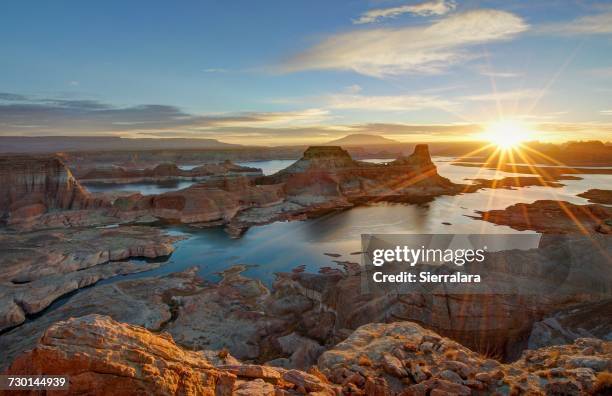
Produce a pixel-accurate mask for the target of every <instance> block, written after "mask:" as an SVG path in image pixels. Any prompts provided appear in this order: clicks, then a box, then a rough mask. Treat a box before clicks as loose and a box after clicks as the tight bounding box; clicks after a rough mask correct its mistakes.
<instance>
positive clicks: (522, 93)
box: [461, 89, 541, 102]
mask: <svg viewBox="0 0 612 396" xmlns="http://www.w3.org/2000/svg"><path fill="white" fill-rule="evenodd" d="M540 95H541V92H539V91H537V90H534V89H520V90H514V91H501V92H491V93H485V94H478V95H467V96H463V97H462V98H461V99H463V100H469V101H472V102H493V101H510V100H520V99H528V98H537V97H539V96H540Z"/></svg>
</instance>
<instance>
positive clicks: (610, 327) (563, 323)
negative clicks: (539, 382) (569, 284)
mask: <svg viewBox="0 0 612 396" xmlns="http://www.w3.org/2000/svg"><path fill="white" fill-rule="evenodd" d="M603 318H612V299H606V300H601V301H596V302H592V303H586V304H580V305H577V306H573V307H571V308H568V309H564V310H561V311H558V312H555V313H554V314H553V315H550V316H548V317H546V318H544V319H542V320H541V321H539V322H536V323H534V324H533V328H532V330H531V334H530V335H529V342H528V347H529V349H537V348H541V347H544V346H550V345H563V344H571V343H573V342H574V340H576V339H578V338H599V339H603V340H607V341H612V320H606V319H603ZM602 319H603V320H602Z"/></svg>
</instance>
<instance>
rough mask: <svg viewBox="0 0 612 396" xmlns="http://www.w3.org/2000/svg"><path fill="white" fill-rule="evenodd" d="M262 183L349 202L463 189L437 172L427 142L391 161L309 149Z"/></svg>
mask: <svg viewBox="0 0 612 396" xmlns="http://www.w3.org/2000/svg"><path fill="white" fill-rule="evenodd" d="M259 181H260V182H261V183H266V184H272V183H280V182H285V183H286V189H287V194H288V195H289V196H290V197H296V198H300V197H303V196H304V195H306V194H309V193H310V195H314V196H320V195H323V196H329V197H343V198H345V199H347V200H349V201H364V200H365V201H371V200H395V199H400V200H402V199H404V200H410V199H418V198H423V197H433V196H436V195H441V194H456V193H458V192H460V191H461V187H462V186H459V185H456V184H453V183H452V182H450V180H448V179H446V178H444V177H442V176H440V175H439V174H438V172H437V169H436V166H435V165H434V164H433V162H432V161H431V157H430V155H429V150H428V148H427V145H422V144H420V145H417V146H416V147H415V150H414V153H413V154H412V155H410V156H409V157H405V158H404V157H402V158H398V159H397V160H395V161H392V162H389V163H386V164H374V163H368V162H361V161H355V160H353V159H352V158H351V156H350V155H349V154H348V152H346V151H345V150H343V149H342V148H340V147H336V146H315V147H309V148H308V149H307V150H306V151H305V152H304V156H303V157H302V158H301V159H300V160H298V161H297V162H295V163H294V164H293V165H291V166H290V167H288V168H286V169H283V170H282V171H280V172H278V173H276V174H274V175H271V176H267V177H264V178H261V179H259Z"/></svg>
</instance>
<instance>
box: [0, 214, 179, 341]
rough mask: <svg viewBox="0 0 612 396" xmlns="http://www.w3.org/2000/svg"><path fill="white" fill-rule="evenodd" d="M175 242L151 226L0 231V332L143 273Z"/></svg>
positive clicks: (170, 250)
mask: <svg viewBox="0 0 612 396" xmlns="http://www.w3.org/2000/svg"><path fill="white" fill-rule="evenodd" d="M179 239H181V238H180V237H176V236H169V235H167V234H165V233H164V232H163V231H161V230H159V229H156V228H151V227H142V226H141V227H138V226H131V227H114V228H88V229H77V228H62V229H56V230H44V231H35V232H29V233H13V232H1V233H0V251H1V252H2V254H0V331H2V330H5V329H7V328H9V327H12V326H15V325H18V324H20V323H22V322H24V321H25V319H26V316H27V315H32V314H36V313H38V312H41V311H42V310H43V309H45V308H46V307H48V306H49V305H50V304H51V303H52V302H53V301H55V300H56V299H57V298H59V297H61V296H63V295H65V294H67V293H70V292H72V291H74V290H77V289H80V288H83V287H85V286H89V285H92V284H94V283H96V282H98V281H100V280H102V279H107V278H111V277H113V276H116V275H125V274H129V273H135V272H142V271H147V270H150V269H152V268H155V267H157V266H159V264H155V263H142V264H135V263H131V262H129V261H128V260H129V259H130V258H150V259H152V258H156V257H163V256H167V255H169V254H170V253H172V252H173V251H174V246H173V243H174V242H176V241H177V240H179Z"/></svg>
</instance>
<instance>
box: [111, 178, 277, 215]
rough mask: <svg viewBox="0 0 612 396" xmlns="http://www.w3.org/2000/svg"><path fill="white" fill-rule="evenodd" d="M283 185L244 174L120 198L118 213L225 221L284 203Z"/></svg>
mask: <svg viewBox="0 0 612 396" xmlns="http://www.w3.org/2000/svg"><path fill="white" fill-rule="evenodd" d="M283 198H284V192H283V189H282V187H281V186H278V185H267V186H256V185H254V184H253V183H252V182H251V181H250V180H248V179H247V178H244V177H232V178H223V179H218V180H209V181H206V182H203V183H198V184H195V185H193V186H190V187H188V188H186V189H183V190H178V191H172V192H168V193H164V194H160V195H151V196H142V195H141V194H136V195H132V196H129V197H120V198H117V199H116V200H115V202H114V208H115V209H116V211H115V215H116V216H118V217H123V218H129V217H132V216H143V215H151V216H154V217H156V218H158V219H162V220H167V221H175V222H181V223H190V224H192V223H202V224H203V225H205V224H207V223H208V224H210V223H212V224H215V225H216V224H224V223H227V222H229V221H230V220H231V219H232V218H233V217H234V216H236V214H237V213H238V212H239V211H242V210H245V209H248V208H253V207H266V206H270V205H274V204H278V203H280V202H282V200H283Z"/></svg>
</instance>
